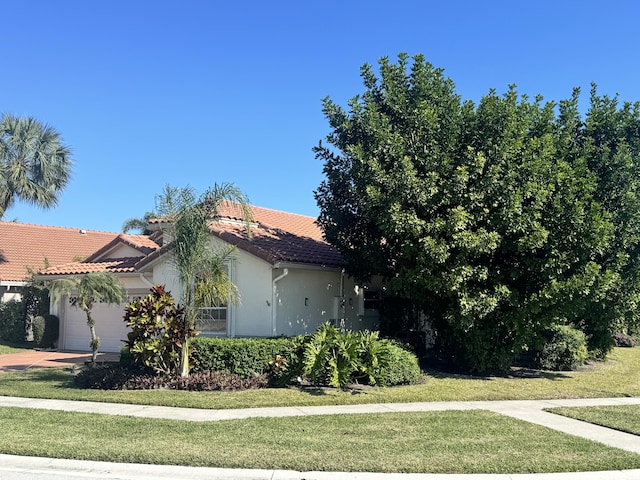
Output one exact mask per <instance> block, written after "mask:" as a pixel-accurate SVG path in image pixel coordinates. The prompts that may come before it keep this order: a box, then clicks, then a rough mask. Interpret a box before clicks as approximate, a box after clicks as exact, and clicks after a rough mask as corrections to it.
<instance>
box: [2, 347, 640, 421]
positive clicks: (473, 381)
mask: <svg viewBox="0 0 640 480" xmlns="http://www.w3.org/2000/svg"><path fill="white" fill-rule="evenodd" d="M518 375H519V376H511V377H472V376H467V375H455V374H444V373H441V372H435V371H432V372H428V373H427V375H426V376H425V381H424V383H422V384H420V385H410V386H403V387H393V388H371V389H364V390H362V391H357V392H353V391H339V390H335V389H293V388H281V389H264V390H252V391H244V392H232V393H228V392H227V393H218V392H180V391H168V390H151V391H101V390H82V389H77V388H74V386H73V378H72V375H71V374H70V373H69V371H68V370H65V369H62V368H57V369H50V368H46V369H30V370H27V371H24V372H7V373H3V374H0V395H11V396H20V397H37V398H58V399H70V400H93V401H104V402H118V403H136V404H145V405H163V406H181V407H191V408H215V409H220V408H249V407H264V406H291V405H339V404H357V403H388V402H424V401H445V400H450V401H464V400H510V399H551V398H598V397H625V396H640V348H627V349H624V348H618V349H615V350H614V352H613V353H612V354H611V356H610V357H609V359H608V361H607V362H603V363H597V364H595V365H592V366H590V367H589V368H587V369H586V370H583V371H580V372H562V373H553V372H529V371H526V372H522V371H521V372H518Z"/></svg>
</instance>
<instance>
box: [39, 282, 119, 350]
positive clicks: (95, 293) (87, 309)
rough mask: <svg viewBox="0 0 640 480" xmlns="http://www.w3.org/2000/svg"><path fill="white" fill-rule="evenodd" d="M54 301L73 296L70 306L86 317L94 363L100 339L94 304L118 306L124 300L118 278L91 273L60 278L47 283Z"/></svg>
mask: <svg viewBox="0 0 640 480" xmlns="http://www.w3.org/2000/svg"><path fill="white" fill-rule="evenodd" d="M47 286H48V288H49V293H50V295H51V297H52V298H53V299H54V300H59V299H60V298H61V297H62V296H63V295H73V297H72V298H71V305H73V306H74V307H76V308H79V309H80V310H82V311H83V312H84V313H85V314H86V316H87V325H88V326H89V331H90V333H91V343H90V346H91V362H92V363H95V362H96V357H97V355H98V348H99V347H100V338H99V337H98V336H97V335H96V328H95V326H96V321H95V319H94V318H93V316H92V315H91V309H92V308H93V304H94V303H95V302H105V303H107V304H109V305H114V304H115V305H118V304H120V303H123V302H124V300H125V299H126V296H127V295H126V290H125V288H124V286H123V285H122V282H121V281H120V279H119V278H118V277H116V276H115V275H113V274H112V273H107V272H92V273H87V274H85V275H82V276H78V277H69V278H60V279H57V280H52V281H50V282H48V283H47Z"/></svg>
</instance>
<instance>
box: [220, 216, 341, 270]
mask: <svg viewBox="0 0 640 480" xmlns="http://www.w3.org/2000/svg"><path fill="white" fill-rule="evenodd" d="M250 210H251V214H252V217H253V218H252V220H253V222H254V226H253V227H252V228H251V237H250V238H249V237H248V236H247V233H246V229H245V227H244V225H242V224H241V220H242V215H241V213H240V209H239V208H238V207H237V206H236V205H234V204H223V206H222V207H221V208H220V209H219V213H220V221H217V222H212V223H211V231H212V232H213V233H214V235H217V236H218V237H220V238H221V239H222V240H224V241H226V242H228V243H230V244H232V245H236V246H237V247H238V248H241V249H243V250H246V251H248V252H250V253H252V254H254V255H256V256H257V257H260V258H262V259H263V260H266V261H268V262H270V263H277V262H291V263H303V264H311V265H322V266H331V267H341V266H343V265H344V261H343V260H342V256H341V255H340V253H339V252H338V251H337V250H336V249H334V248H333V247H332V246H331V245H329V244H328V243H327V242H326V241H325V240H324V237H323V235H322V230H321V229H320V227H318V225H317V224H316V219H315V218H314V217H308V216H305V215H298V214H295V213H287V212H281V211H278V210H270V209H268V208H262V207H253V206H252V207H250ZM226 219H230V220H233V221H240V222H239V223H230V222H228V221H226Z"/></svg>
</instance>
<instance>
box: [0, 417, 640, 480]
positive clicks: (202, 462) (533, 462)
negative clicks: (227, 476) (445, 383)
mask: <svg viewBox="0 0 640 480" xmlns="http://www.w3.org/2000/svg"><path fill="white" fill-rule="evenodd" d="M0 428H2V432H3V434H2V436H0V451H2V452H3V453H7V454H17V455H32V456H46V457H57V458H72V459H83V460H100V461H111V462H134V463H149V464H175V465H192V466H209V467H226V468H264V469H293V470H300V471H309V470H319V471H370V472H416V473H534V472H535V473H545V472H566V471H599V470H619V469H631V468H640V455H636V454H633V453H628V452H623V451H620V450H617V449H614V448H610V447H606V446H604V445H600V444H598V443H595V442H590V441H588V440H584V439H580V438H577V437H573V436H570V435H565V434H563V433H560V432H556V431H553V430H550V429H546V428H544V427H540V426H537V425H533V424H529V423H526V422H521V421H518V420H515V419H511V418H507V417H502V416H500V415H498V414H494V413H491V412H485V411H474V412H463V411H454V412H437V413H436V412H427V413H388V414H360V415H327V416H317V417H291V418H257V419H248V420H230V421H224V422H207V423H195V422H179V421H175V420H155V419H138V418H132V417H111V416H107V415H98V414H83V413H70V412H56V411H47V410H28V409H21V408H0Z"/></svg>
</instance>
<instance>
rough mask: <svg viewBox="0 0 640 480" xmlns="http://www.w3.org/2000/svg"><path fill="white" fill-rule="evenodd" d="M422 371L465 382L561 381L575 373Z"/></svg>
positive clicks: (428, 368)
mask: <svg viewBox="0 0 640 480" xmlns="http://www.w3.org/2000/svg"><path fill="white" fill-rule="evenodd" d="M423 371H424V372H425V373H426V374H427V375H429V376H430V377H433V378H439V379H447V378H449V379H467V380H486V381H491V380H495V379H498V378H501V379H504V378H527V379H535V378H542V379H546V380H562V379H565V378H569V375H568V373H575V372H551V371H547V370H537V369H534V368H528V367H512V368H511V369H510V370H509V371H508V372H504V373H494V374H487V375H472V374H469V373H464V372H460V371H455V370H453V369H447V368H442V367H440V368H436V367H434V366H425V367H423Z"/></svg>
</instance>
